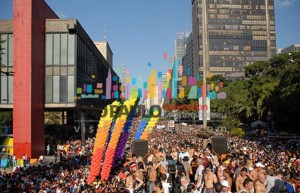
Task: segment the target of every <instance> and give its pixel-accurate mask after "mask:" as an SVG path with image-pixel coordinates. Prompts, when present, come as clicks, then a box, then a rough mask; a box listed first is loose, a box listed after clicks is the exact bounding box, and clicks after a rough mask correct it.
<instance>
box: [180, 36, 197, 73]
mask: <svg viewBox="0 0 300 193" xmlns="http://www.w3.org/2000/svg"><path fill="white" fill-rule="evenodd" d="M182 67H183V76H195V75H194V74H193V72H195V70H194V65H193V39H192V34H189V35H188V36H187V37H186V38H185V55H184V56H183V58H182Z"/></svg>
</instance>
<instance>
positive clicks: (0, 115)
mask: <svg viewBox="0 0 300 193" xmlns="http://www.w3.org/2000/svg"><path fill="white" fill-rule="evenodd" d="M0 125H1V126H7V125H12V112H10V111H0Z"/></svg>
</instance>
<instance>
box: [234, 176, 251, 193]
mask: <svg viewBox="0 0 300 193" xmlns="http://www.w3.org/2000/svg"><path fill="white" fill-rule="evenodd" d="M238 193H254V190H253V180H252V179H251V178H246V179H245V180H244V182H243V188H242V189H241V190H239V191H238Z"/></svg>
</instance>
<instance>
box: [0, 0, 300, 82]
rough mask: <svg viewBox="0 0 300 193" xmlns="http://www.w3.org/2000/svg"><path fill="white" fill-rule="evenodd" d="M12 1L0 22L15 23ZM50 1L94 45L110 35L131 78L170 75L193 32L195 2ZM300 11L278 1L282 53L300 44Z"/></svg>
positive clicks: (297, 5) (0, 1) (0, 8)
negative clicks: (181, 37)
mask: <svg viewBox="0 0 300 193" xmlns="http://www.w3.org/2000/svg"><path fill="white" fill-rule="evenodd" d="M12 2H13V0H0V19H11V18H12ZM46 2H47V3H48V5H49V6H50V7H51V8H52V9H53V10H54V11H55V12H56V13H57V15H58V16H59V17H61V18H77V19H78V20H79V22H80V23H81V25H82V26H83V27H84V29H85V30H86V32H87V33H88V34H89V35H90V37H91V39H92V40H95V41H97V40H103V39H104V33H105V34H106V39H107V41H108V42H109V44H110V46H111V49H112V51H113V53H114V68H117V67H121V65H122V63H124V64H125V65H126V67H127V68H128V69H129V76H131V77H136V76H137V75H143V76H145V78H146V77H147V76H149V75H150V70H158V71H166V70H167V69H168V68H169V67H170V60H171V59H170V57H171V56H172V55H174V50H175V48H174V45H175V39H176V38H177V32H185V30H186V26H187V24H189V25H190V30H192V29H191V23H192V22H191V20H192V19H191V0H142V1H141V0H127V1H126V0H87V1H84V0H46ZM299 10H300V0H275V18H276V38H277V48H284V47H287V46H289V45H291V44H295V43H300V25H299V20H300V11H299ZM164 53H168V59H165V58H164ZM149 62H150V63H151V67H149V66H148V63H149ZM119 74H120V73H119ZM145 78H144V80H145Z"/></svg>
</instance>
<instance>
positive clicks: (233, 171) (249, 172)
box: [0, 122, 300, 193]
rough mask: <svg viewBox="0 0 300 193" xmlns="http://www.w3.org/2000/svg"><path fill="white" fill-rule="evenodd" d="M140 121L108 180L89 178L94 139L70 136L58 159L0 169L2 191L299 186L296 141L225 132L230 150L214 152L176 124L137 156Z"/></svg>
mask: <svg viewBox="0 0 300 193" xmlns="http://www.w3.org/2000/svg"><path fill="white" fill-rule="evenodd" d="M138 123H139V122H134V124H133V126H132V134H131V135H130V137H129V140H128V146H127V154H126V156H124V158H123V159H121V160H116V162H115V164H114V168H113V171H112V173H111V176H110V180H109V181H104V180H101V178H100V177H99V178H96V180H95V181H94V182H93V183H92V184H88V183H87V178H88V175H89V169H90V159H91V152H92V150H93V139H88V140H87V141H86V143H85V144H82V143H81V141H80V140H69V141H66V142H65V143H63V144H56V145H55V151H54V152H55V155H57V160H58V161H57V162H54V163H44V162H41V163H40V164H38V165H30V164H25V166H24V167H20V168H16V170H15V171H14V172H13V173H6V172H4V173H0V190H1V191H0V192H9V193H11V192H45V193H48V192H49V193H52V192H55V193H64V192H68V193H69V192H70V193H73V192H74V193H76V192H100V193H101V192H129V193H133V192H134V193H143V192H150V193H152V192H158V193H161V192H164V193H168V192H175V193H177V192H182V193H185V192H187V193H188V192H194V193H202V192H203V193H213V192H221V193H230V192H238V193H254V192H256V193H264V192H267V193H279V192H288V193H293V192H300V190H299V189H300V185H299V181H300V156H299V155H300V154H299V153H300V151H299V147H298V146H297V143H294V144H288V143H286V141H279V140H278V139H277V140H275V139H274V140H272V139H268V138H266V137H264V136H260V137H257V138H255V139H254V140H250V139H247V138H237V137H232V136H227V139H228V152H226V153H224V154H222V155H217V154H216V153H215V152H214V151H213V149H212V145H211V141H210V139H202V138H201V137H199V135H198V133H199V131H198V130H199V126H196V125H186V126H185V125H175V129H174V130H168V129H156V130H155V131H154V132H153V133H152V134H151V135H150V138H149V140H148V154H147V155H146V156H145V157H141V156H136V155H135V154H133V153H131V151H130V150H131V148H130V145H131V144H132V141H133V136H134V133H135V131H136V128H137V126H138ZM159 124H163V123H159ZM215 135H224V134H222V133H215Z"/></svg>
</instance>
